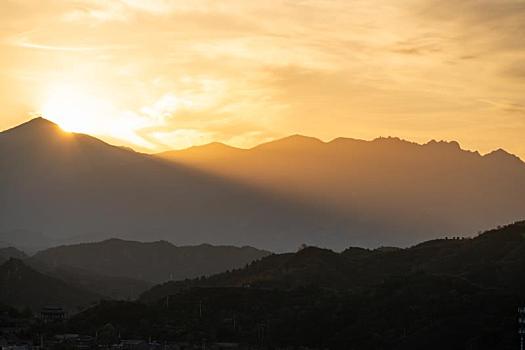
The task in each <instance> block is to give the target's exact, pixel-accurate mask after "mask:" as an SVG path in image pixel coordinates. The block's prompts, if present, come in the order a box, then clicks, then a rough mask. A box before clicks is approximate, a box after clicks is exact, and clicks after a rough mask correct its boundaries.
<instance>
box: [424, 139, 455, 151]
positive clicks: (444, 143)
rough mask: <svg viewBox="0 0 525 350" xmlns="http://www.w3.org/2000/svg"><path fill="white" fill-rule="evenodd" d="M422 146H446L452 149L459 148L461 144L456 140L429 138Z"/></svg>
mask: <svg viewBox="0 0 525 350" xmlns="http://www.w3.org/2000/svg"><path fill="white" fill-rule="evenodd" d="M423 146H426V147H441V148H447V149H454V150H461V146H460V144H459V142H457V141H445V140H440V141H436V140H430V141H429V142H427V143H425V144H424V145H423Z"/></svg>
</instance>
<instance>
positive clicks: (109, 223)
mask: <svg viewBox="0 0 525 350" xmlns="http://www.w3.org/2000/svg"><path fill="white" fill-rule="evenodd" d="M0 169H2V171H1V172H0V238H1V237H7V238H9V237H13V234H12V232H32V233H35V232H36V233H37V234H34V235H35V237H36V238H37V239H40V240H42V237H47V238H49V239H50V240H51V241H53V242H67V243H68V244H71V243H78V242H90V241H98V240H101V239H106V238H110V237H117V238H123V239H128V240H129V239H131V240H141V241H152V240H165V241H169V242H172V243H174V244H176V245H188V244H192V245H194V244H202V243H210V244H219V245H235V246H243V245H250V246H254V247H258V248H261V249H267V250H271V251H276V252H282V251H293V250H296V249H297V247H299V246H300V245H301V244H303V243H306V244H308V245H316V246H320V247H327V248H332V249H343V248H344V247H347V246H350V245H356V246H357V245H358V246H363V247H367V248H371V247H377V246H380V245H390V246H408V245H411V244H415V243H417V242H421V241H424V240H428V239H432V238H438V237H443V236H447V235H448V236H453V235H460V233H461V235H466V236H471V235H472V234H475V233H476V232H478V231H480V230H484V229H487V228H490V227H494V226H496V225H500V224H505V223H508V222H513V221H516V220H519V219H523V217H524V215H525V213H524V210H523V208H525V164H524V163H523V162H522V161H521V160H520V159H519V158H517V157H515V156H513V155H511V154H508V153H507V152H505V151H503V150H498V151H495V152H492V153H490V154H487V155H480V154H479V153H477V152H470V151H465V150H463V149H461V148H460V147H459V145H458V144H457V143H456V142H436V141H432V142H429V143H427V144H424V145H420V144H416V143H411V142H407V141H403V140H400V139H396V138H380V139H376V140H373V141H362V140H353V139H345V138H338V139H335V140H333V141H331V142H322V141H320V140H317V139H314V138H309V137H304V136H292V137H288V138H285V139H281V140H277V141H273V142H269V143H266V144H263V145H260V146H257V147H255V148H252V149H248V150H243V149H236V148H233V147H229V146H225V145H221V144H211V145H206V146H200V147H193V148H190V149H187V150H182V151H175V152H170V153H164V154H160V155H146V154H141V153H137V152H133V151H132V150H129V149H124V148H121V147H115V146H112V145H109V144H107V143H104V142H102V141H100V140H98V139H96V138H94V137H91V136H88V135H83V134H75V133H66V132H63V131H62V130H61V129H60V128H59V127H58V126H57V125H55V124H53V123H51V122H49V121H47V120H45V119H42V118H37V119H34V120H31V121H29V122H28V123H25V124H22V125H20V126H18V127H15V128H13V129H10V130H7V131H4V132H2V133H0ZM2 233H3V234H2ZM15 236H16V235H15ZM29 236H30V235H29ZM29 236H28V237H29ZM3 240H4V241H5V242H4V245H9V243H10V242H8V239H6V238H4V239H3ZM29 243H30V242H29ZM44 244H45V242H44ZM10 245H13V244H10ZM25 245H29V244H27V242H26V244H25ZM40 245H42V243H40ZM49 245H50V244H48V246H49ZM53 245H56V244H53ZM41 248H43V247H40V249H41Z"/></svg>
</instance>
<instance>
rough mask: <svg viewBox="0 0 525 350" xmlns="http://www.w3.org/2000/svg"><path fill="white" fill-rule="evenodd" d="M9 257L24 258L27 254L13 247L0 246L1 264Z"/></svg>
mask: <svg viewBox="0 0 525 350" xmlns="http://www.w3.org/2000/svg"><path fill="white" fill-rule="evenodd" d="M11 258H16V259H25V258H27V255H26V254H25V253H24V252H23V251H21V250H18V249H16V248H14V247H6V248H0V264H3V263H4V262H6V261H7V260H9V259H11Z"/></svg>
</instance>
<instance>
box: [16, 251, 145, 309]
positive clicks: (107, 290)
mask: <svg viewBox="0 0 525 350" xmlns="http://www.w3.org/2000/svg"><path fill="white" fill-rule="evenodd" d="M24 263H26V264H27V265H29V266H30V267H31V268H33V269H34V270H36V271H38V272H40V273H42V274H45V275H46V276H50V277H53V278H57V279H60V280H62V281H64V282H65V283H67V284H69V285H71V286H73V287H77V288H80V289H83V290H87V291H90V292H92V293H95V294H97V295H100V296H102V297H104V298H105V299H115V300H134V299H136V298H137V297H138V296H139V295H140V294H141V293H143V292H144V291H146V290H148V289H149V288H151V287H152V286H153V283H151V282H147V281H143V280H139V279H134V278H129V277H119V276H108V275H107V274H106V273H104V272H102V273H97V272H93V271H89V270H85V269H81V268H78V267H71V266H68V265H59V264H47V263H45V262H43V261H40V260H36V259H34V258H29V259H26V260H25V261H24Z"/></svg>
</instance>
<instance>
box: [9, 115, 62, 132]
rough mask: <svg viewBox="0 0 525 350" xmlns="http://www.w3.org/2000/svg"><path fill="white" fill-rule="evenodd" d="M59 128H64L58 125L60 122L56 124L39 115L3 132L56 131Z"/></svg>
mask: <svg viewBox="0 0 525 350" xmlns="http://www.w3.org/2000/svg"><path fill="white" fill-rule="evenodd" d="M58 130H62V129H60V126H58V124H55V123H53V122H52V121H50V120H48V119H45V118H42V117H37V118H33V119H31V120H29V121H27V122H25V123H23V124H20V125H17V126H15V127H14V128H11V129H8V130H5V131H4V132H2V133H3V134H13V133H18V132H26V131H34V132H35V131H36V132H56V131H58Z"/></svg>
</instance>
